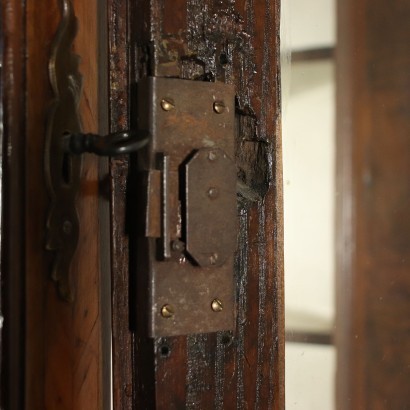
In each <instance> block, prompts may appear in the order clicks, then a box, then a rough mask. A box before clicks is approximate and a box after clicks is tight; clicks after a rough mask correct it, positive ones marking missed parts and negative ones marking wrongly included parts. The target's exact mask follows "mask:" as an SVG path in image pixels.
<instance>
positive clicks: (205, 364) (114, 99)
mask: <svg viewBox="0 0 410 410" xmlns="http://www.w3.org/2000/svg"><path fill="white" fill-rule="evenodd" d="M108 5H109V7H108V9H109V21H110V24H109V27H110V33H109V55H110V61H111V64H110V66H111V67H115V69H114V70H111V72H110V78H111V79H112V83H111V84H112V86H111V90H110V101H111V110H110V119H111V131H115V130H117V129H121V128H122V129H124V128H127V127H128V126H129V125H130V124H132V121H133V120H132V115H131V114H130V113H131V110H132V106H133V105H132V95H133V94H132V92H131V93H128V92H127V91H126V90H133V87H134V85H135V83H136V82H137V81H138V79H139V78H141V77H143V76H146V75H156V76H165V77H166V76H173V77H182V78H186V79H197V80H201V79H202V80H203V81H212V80H214V79H215V78H216V79H217V80H221V81H228V82H233V83H235V84H236V86H237V87H238V88H237V90H238V107H239V110H238V121H239V122H238V124H239V126H240V127H241V133H243V134H242V136H243V138H242V140H241V139H240V138H238V136H237V144H238V145H237V158H236V160H237V164H238V166H239V168H240V169H241V172H242V174H241V175H242V178H243V179H242V181H241V184H240V195H239V197H240V212H239V223H240V235H239V247H238V252H237V264H236V273H235V277H236V281H237V286H238V287H237V301H238V305H237V306H238V322H237V325H238V328H237V333H236V335H235V336H234V337H232V335H229V334H228V335H226V334H224V333H218V334H213V335H191V336H188V337H175V338H165V339H157V340H154V341H151V340H148V339H146V338H145V337H144V336H142V335H140V334H139V333H138V332H137V333H133V332H132V331H130V329H129V328H128V327H127V326H126V325H125V324H126V323H131V329H132V328H133V326H132V323H133V314H132V309H131V314H130V310H129V305H127V304H124V295H127V294H129V292H130V291H129V288H128V280H129V277H130V272H129V255H128V249H132V237H131V247H130V248H129V246H130V245H129V242H128V241H129V237H128V235H126V234H125V233H124V231H123V226H125V225H126V212H125V204H126V198H125V188H126V186H127V184H131V185H132V176H131V179H129V178H128V179H127V175H128V172H129V170H130V169H131V175H132V167H133V165H132V161H133V160H132V159H131V163H129V162H128V160H127V159H126V158H124V159H116V160H113V161H112V162H111V178H112V202H111V203H112V224H113V228H114V238H113V256H112V260H113V282H112V283H113V303H112V306H113V340H114V345H113V375H114V408H115V409H120V408H130V407H131V406H137V407H138V406H140V407H141V406H142V407H150V408H151V407H153V406H154V405H156V406H157V408H182V407H184V406H186V407H187V408H193V407H194V406H197V408H213V406H214V407H215V408H222V406H223V403H225V404H226V405H234V404H233V403H236V405H237V407H238V408H242V407H243V406H246V405H250V406H256V407H258V408H271V407H272V408H278V409H279V408H284V311H283V308H284V301H283V217H282V213H283V210H282V157H281V138H280V76H279V9H280V7H279V6H280V4H279V1H275V0H270V1H261V0H257V1H254V2H252V3H251V2H247V1H242V0H240V1H237V2H236V3H235V4H234V3H233V2H230V1H227V0H223V1H219V2H214V1H211V0H205V1H203V2H200V1H196V0H188V1H186V0H177V1H174V2H172V3H169V2H164V1H160V0H147V1H143V0H139V1H136V2H131V1H129V2H126V1H118V0H109V1H108ZM212 16H213V17H212ZM204 25H205V26H207V29H208V30H210V31H208V32H206V33H203V32H202V31H201V30H203V28H204ZM201 27H202V28H201ZM212 34H214V35H215V37H212ZM249 35H250V37H249ZM207 36H208V37H207ZM218 36H219V37H218ZM230 36H231V37H230ZM218 38H219V39H218ZM249 38H250V39H251V40H249ZM201 39H203V42H202V43H201V41H202V40H201ZM205 41H209V43H208V46H209V47H210V49H212V47H213V45H214V46H215V47H216V49H217V50H218V53H221V60H219V57H217V58H216V57H215V56H212V55H211V54H212V52H211V53H208V52H207V49H206V47H207V46H206V45H205ZM236 42H238V44H239V43H242V44H244V45H243V48H241V47H242V46H238V44H237V43H236ZM251 43H252V44H251ZM223 44H225V45H226V50H225V51H226V52H225V51H224V50H223V46H222V45H223ZM128 45H130V46H128ZM185 46H187V47H188V48H190V51H188V52H186V51H184V47H185ZM232 50H235V51H232ZM207 53H208V54H207ZM223 53H225V58H228V61H225V62H224V63H223V64H222V63H221V61H222V54H223ZM229 53H231V54H229ZM218 55H219V54H218ZM215 58H216V60H215ZM229 58H233V60H234V61H229ZM213 59H214V60H213ZM212 61H215V63H212ZM241 61H242V62H241ZM212 64H214V65H213V67H214V69H215V71H214V72H213V73H212V69H211V70H210V71H211V72H207V68H204V70H203V71H202V75H203V77H201V70H202V68H201V66H203V67H206V66H207V65H208V67H209V66H212ZM225 64H226V67H225V68H223V67H222V65H225ZM241 64H242V68H243V71H242V73H241V70H240V67H241ZM195 70H197V71H196V72H195ZM213 75H214V76H215V77H214V78H212V76H213ZM248 87H249V88H248ZM252 87H254V88H252ZM251 89H253V90H254V93H253V91H250V90H251ZM252 93H253V94H252ZM130 181H131V182H130ZM132 260H133V258H132V254H131V261H132ZM131 263H132V262H131ZM131 278H132V275H131ZM130 302H131V306H132V301H130ZM163 346H166V350H167V352H171V354H170V355H168V354H166V355H162V354H161V351H162V348H163ZM214 372H216V373H214ZM130 380H132V381H133V382H132V383H130ZM206 386H208V387H206ZM123 392H126V394H124V393H123ZM228 403H229V404H228ZM190 406H191V407H190ZM198 406H199V407H198Z"/></svg>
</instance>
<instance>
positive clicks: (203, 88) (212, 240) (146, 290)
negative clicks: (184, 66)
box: [136, 77, 237, 337]
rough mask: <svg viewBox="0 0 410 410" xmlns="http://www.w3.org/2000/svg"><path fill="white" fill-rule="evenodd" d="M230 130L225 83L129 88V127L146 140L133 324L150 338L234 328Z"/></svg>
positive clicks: (167, 82) (231, 107) (173, 82)
mask: <svg viewBox="0 0 410 410" xmlns="http://www.w3.org/2000/svg"><path fill="white" fill-rule="evenodd" d="M234 127H235V92H234V88H233V86H231V85H227V84H224V83H219V82H214V83H211V82H199V81H188V80H181V79H173V78H159V77H147V78H145V79H143V80H141V81H140V82H139V84H138V128H140V129H144V130H148V132H149V135H150V140H149V143H148V144H147V145H146V146H145V147H144V148H143V149H141V150H140V151H139V152H138V168H139V178H138V179H139V181H140V189H139V196H138V202H139V203H140V205H142V209H141V212H139V215H140V218H141V220H140V226H141V227H142V229H140V231H139V234H138V238H137V243H136V246H137V253H136V254H137V260H136V267H137V272H136V275H137V300H138V307H137V310H138V312H139V313H140V314H138V315H137V317H138V318H139V320H140V321H143V322H145V323H146V324H147V332H148V335H149V336H150V337H165V336H176V335H182V334H190V333H208V332H216V331H221V330H233V328H234V323H235V317H234V316H235V315H234V311H235V309H234V303H235V298H234V280H233V263H234V262H233V261H234V252H235V249H236V244H237V218H236V167H235V164H234V162H233V158H234ZM138 312H137V313H138Z"/></svg>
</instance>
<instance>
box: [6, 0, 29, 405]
mask: <svg viewBox="0 0 410 410" xmlns="http://www.w3.org/2000/svg"><path fill="white" fill-rule="evenodd" d="M0 7H1V27H0V29H1V34H0V36H1V38H0V41H1V78H0V80H1V84H0V87H1V102H0V104H1V116H2V118H1V126H2V130H1V131H0V133H1V137H2V140H1V144H2V153H1V157H2V161H1V167H2V175H1V182H2V186H1V190H2V192H1V212H2V216H1V217H2V221H1V238H2V241H1V315H2V326H1V381H0V384H1V397H0V399H1V407H2V408H5V409H10V410H14V409H16V410H17V409H21V408H23V406H24V395H23V394H21V388H22V386H24V333H25V332H24V268H25V259H24V232H25V227H24V220H25V216H24V198H25V192H24V182H25V181H24V170H25V168H24V165H23V164H24V140H23V138H21V136H23V135H24V133H25V130H26V123H25V118H24V114H23V115H22V113H24V107H25V92H24V91H25V55H24V49H25V33H24V15H25V5H24V2H22V1H16V0H6V1H3V2H2V3H1V6H0ZM5 238H7V239H5Z"/></svg>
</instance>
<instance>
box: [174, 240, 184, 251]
mask: <svg viewBox="0 0 410 410" xmlns="http://www.w3.org/2000/svg"><path fill="white" fill-rule="evenodd" d="M171 247H172V250H173V251H176V252H182V251H183V250H184V249H185V246H184V243H183V242H181V241H179V240H175V241H172V244H171Z"/></svg>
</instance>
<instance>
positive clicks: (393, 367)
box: [336, 0, 410, 409]
mask: <svg viewBox="0 0 410 410" xmlns="http://www.w3.org/2000/svg"><path fill="white" fill-rule="evenodd" d="M338 19H339V33H338V48H337V68H338V72H337V93H338V146H337V150H338V171H339V172H338V173H339V181H338V193H339V195H338V198H339V204H338V207H339V208H338V235H339V241H338V278H337V290H338V291H337V308H338V309H337V316H338V319H337V335H336V342H337V349H338V362H337V366H338V368H337V369H338V370H337V372H338V375H337V393H338V400H337V403H338V408H339V409H386V408H389V409H400V408H403V409H404V408H407V407H408V406H409V403H410V390H409V388H408V386H409V380H410V367H409V363H410V315H409V312H410V257H409V256H410V248H409V244H410V215H409V203H410V181H409V176H410V150H409V143H410V138H409V136H410V93H409V90H410V76H409V73H410V57H409V53H408V47H409V44H410V31H409V29H408V22H409V19H410V3H409V2H408V1H405V0H393V1H390V2H388V3H387V2H385V1H382V0H371V1H370V0H358V1H357V0H355V1H353V0H349V1H339V6H338Z"/></svg>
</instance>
